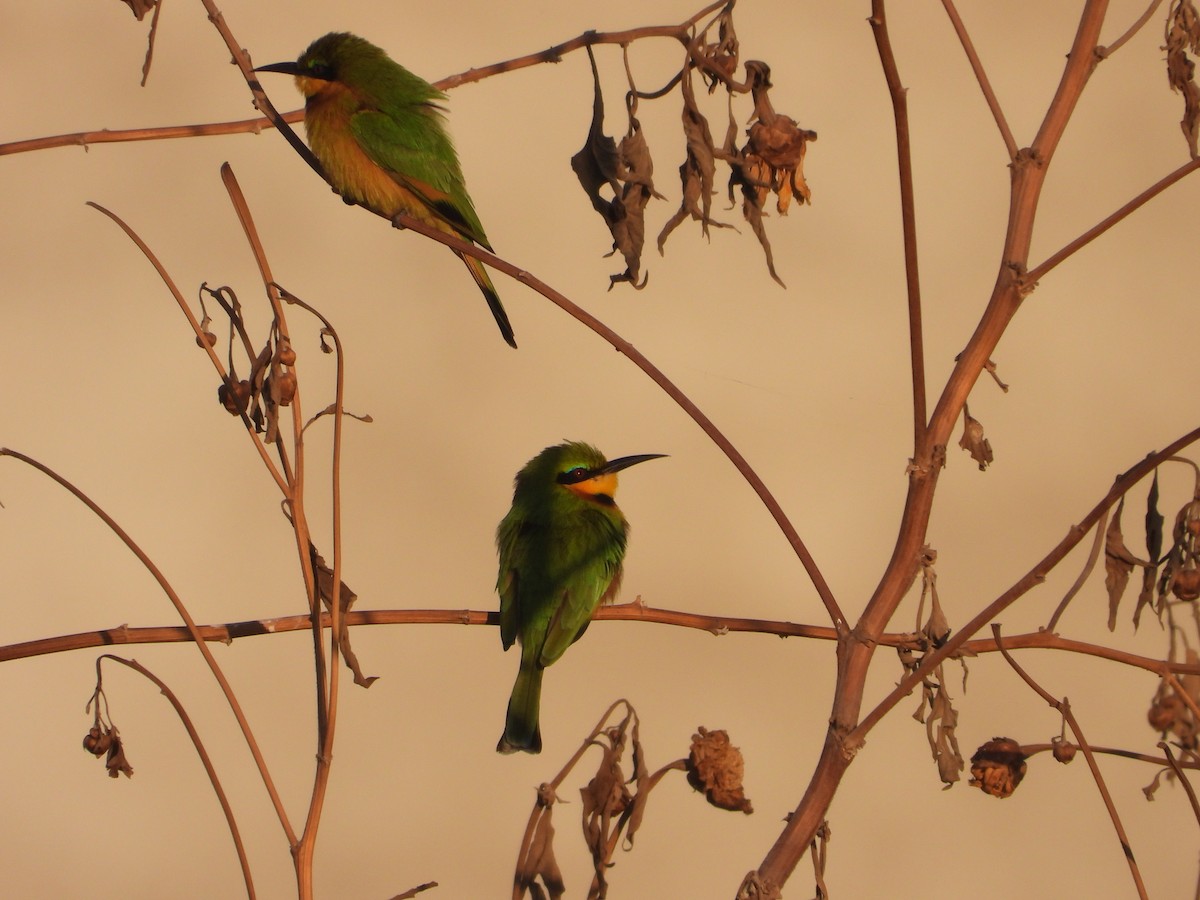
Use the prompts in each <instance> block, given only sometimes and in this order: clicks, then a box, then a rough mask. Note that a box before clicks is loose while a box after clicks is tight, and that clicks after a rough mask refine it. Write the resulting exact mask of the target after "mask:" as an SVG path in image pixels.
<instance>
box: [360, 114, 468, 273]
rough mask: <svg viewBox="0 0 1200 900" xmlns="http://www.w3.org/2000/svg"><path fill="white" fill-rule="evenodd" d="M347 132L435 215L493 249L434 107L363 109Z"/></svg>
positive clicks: (460, 232)
mask: <svg viewBox="0 0 1200 900" xmlns="http://www.w3.org/2000/svg"><path fill="white" fill-rule="evenodd" d="M350 131H351V132H352V133H353V135H354V137H355V138H356V139H357V140H358V143H359V146H361V147H362V149H363V151H364V152H365V153H366V154H367V156H369V157H370V158H371V160H372V161H373V162H375V163H376V164H377V165H379V166H380V167H381V168H383V169H384V170H385V171H387V173H388V174H389V175H391V177H392V178H393V179H395V181H396V182H397V183H398V184H399V185H400V186H401V187H403V188H405V189H406V190H408V191H410V192H411V193H413V194H414V195H416V196H417V198H418V199H420V200H421V202H422V203H424V204H425V206H426V208H427V209H428V210H429V211H430V212H431V213H432V214H433V216H434V217H435V218H437V219H440V220H441V221H443V222H445V223H446V224H447V225H449V226H450V227H451V228H453V229H454V231H456V232H457V233H458V234H459V235H460V236H461V237H463V238H465V239H466V240H469V241H474V242H475V243H476V244H479V245H480V246H481V247H486V248H487V249H488V250H491V249H492V247H491V245H490V244H489V243H488V239H487V235H486V234H484V231H483V225H482V224H481V223H480V221H479V216H478V215H476V213H475V207H474V206H473V205H472V204H471V198H470V197H469V196H468V195H467V188H466V185H465V184H464V182H463V176H462V169H461V168H459V165H458V157H457V155H456V154H455V152H454V145H453V144H452V143H451V141H450V136H449V135H448V134H447V133H446V130H445V128H444V127H443V125H442V123H441V121H440V119H439V117H438V113H437V111H436V109H434V108H433V107H431V106H418V107H415V108H412V109H409V110H407V111H405V112H404V113H403V114H397V115H392V114H389V113H386V112H379V111H376V110H369V109H368V110H363V111H361V112H358V113H355V114H354V115H353V116H352V117H351V119H350Z"/></svg>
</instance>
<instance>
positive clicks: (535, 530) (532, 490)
mask: <svg viewBox="0 0 1200 900" xmlns="http://www.w3.org/2000/svg"><path fill="white" fill-rule="evenodd" d="M662 456H663V454H662V453H644V454H641V455H639V456H623V457H621V458H620V459H614V460H613V461H612V462H608V461H607V460H605V458H604V454H602V453H601V452H600V451H599V450H597V449H596V448H595V447H593V446H591V445H590V444H583V443H578V442H573V441H568V442H566V443H563V444H557V445H555V446H553V447H547V448H546V449H545V450H543V451H542V452H541V453H539V454H538V455H537V456H535V457H534V458H533V459H531V460H530V461H529V462H527V463H526V464H525V466H524V468H522V469H521V471H520V472H518V473H517V477H516V480H515V481H514V488H513V502H512V509H510V510H509V511H508V515H506V516H505V517H504V519H503V520H502V521H501V522H500V525H499V527H498V528H497V529H496V550H497V551H498V553H499V556H500V573H499V575H498V576H497V578H496V591H497V593H499V594H500V640H501V641H502V642H503V644H504V649H505V650H507V649H508V648H509V647H511V646H512V645H513V641H519V642H520V644H521V668H520V670H519V671H518V672H517V681H516V684H514V685H513V690H512V697H511V698H510V699H509V701H508V717H507V720H506V721H505V724H504V734H503V736H501V738H500V742H499V743H498V744H497V745H496V750H498V751H499V752H500V753H515V752H516V751H517V750H524V751H525V752H526V753H540V752H541V749H542V734H541V729H540V728H539V727H538V706H539V702H540V700H541V694H542V671H543V670H544V669H545V668H546V666H548V665H550V664H551V663H553V662H555V661H556V660H557V659H558V658H559V657H560V656H562V655H563V653H564V652H566V649H567V648H568V647H570V646H571V644H573V643H575V641H577V640H579V638H580V637H581V636H582V635H583V633H584V632H585V631H586V630H587V627H588V624H589V623H590V622H591V621H592V615H593V614H594V613H595V612H596V609H597V608H598V607H599V606H600V604H601V603H605V602H607V601H609V600H612V599H613V598H614V597H615V596H616V594H617V590H618V588H619V587H620V585H621V561H622V559H623V558H624V557H625V541H626V537H627V536H628V534H629V523H628V522H626V521H625V516H624V515H622V513H621V510H619V509H618V508H617V504H616V503H615V502H614V501H613V495H614V494H615V493H616V490H617V473H618V472H619V471H621V470H622V469H627V468H628V467H629V466H632V465H635V464H636V463H640V462H645V461H646V460H648V459H658V458H660V457H662Z"/></svg>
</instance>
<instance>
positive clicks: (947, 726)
mask: <svg viewBox="0 0 1200 900" xmlns="http://www.w3.org/2000/svg"><path fill="white" fill-rule="evenodd" d="M938 678H939V679H940V678H941V667H940V666H939V667H938ZM957 728H958V712H957V710H955V709H954V705H953V703H951V698H950V695H949V693H947V691H946V688H945V686H944V685H943V684H941V683H940V681H939V683H938V685H937V689H936V690H935V692H934V696H933V702H932V703H931V704H930V710H929V719H928V720H927V721H926V723H925V736H926V738H927V739H928V740H929V749H930V750H931V751H932V753H933V759H934V761H935V762H936V763H937V769H938V777H939V778H941V780H942V784H944V785H946V787H947V788H949V787H951V786H952V785H953V784H954V783H955V782H957V781H959V780H960V779H961V778H962V774H961V773H962V770H963V769H964V768H965V767H966V762H965V761H964V760H963V757H962V752H961V751H960V750H959V748H958V738H957V736H956V735H955V729H957Z"/></svg>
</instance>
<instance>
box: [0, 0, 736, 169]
mask: <svg viewBox="0 0 1200 900" xmlns="http://www.w3.org/2000/svg"><path fill="white" fill-rule="evenodd" d="M731 5H732V4H731V3H728V2H727V0H719V2H716V3H711V4H709V5H708V6H706V7H705V8H704V9H702V10H700V11H699V12H698V13H696V14H695V15H692V16H689V17H688V18H687V19H685V20H684V21H683V22H681V23H679V24H678V25H651V26H644V27H641V28H631V29H626V30H624V31H585V32H583V33H582V34H580V35H578V36H577V37H574V38H572V39H571V40H568V41H564V42H563V43H561V44H555V45H554V46H553V47H547V48H546V49H545V50H540V51H538V52H537V53H530V54H527V55H525V56H518V57H515V58H513V59H507V60H503V61H502V62H497V63H493V64H491V65H487V66H481V67H479V68H472V69H468V70H467V71H465V72H459V73H458V74H455V75H447V76H445V77H444V78H440V79H438V80H437V81H434V82H433V86H434V87H435V88H437V89H438V90H441V91H447V90H452V89H453V88H456V87H459V86H460V85H464V84H471V83H473V82H477V81H482V80H484V79H485V78H489V77H491V76H493V75H501V74H503V73H505V72H512V71H515V70H517V69H524V68H528V67H529V66H535V65H542V64H545V63H557V62H561V61H562V58H563V56H564V55H566V54H567V53H571V52H573V51H576V50H582V49H583V48H585V47H595V46H599V45H601V44H616V45H618V46H621V45H625V44H629V43H631V42H633V41H636V40H641V39H643V38H653V37H665V38H674V39H675V40H678V41H679V42H680V43H682V44H684V45H685V46H686V45H687V43H688V36H689V32H690V30H691V29H692V28H693V27H694V26H695V25H696V24H697V23H698V22H699V21H700V20H701V19H703V18H704V17H705V16H706V15H709V14H711V13H713V12H716V11H718V10H721V9H724V8H725V7H726V6H731ZM205 7H206V8H207V9H208V11H209V16H210V18H213V16H220V13H219V12H218V11H217V10H216V7H215V6H214V5H213V4H211V3H207V2H206V3H205ZM213 21H214V23H215V22H216V21H217V20H216V19H215V18H214V19H213ZM221 27H222V28H224V31H222V36H223V37H224V36H226V35H229V37H228V38H227V40H226V46H227V47H228V48H229V50H230V52H231V53H232V54H233V57H234V62H235V63H236V62H238V58H239V56H240V57H242V58H243V59H245V56H244V54H243V53H242V49H241V47H240V46H239V45H238V43H237V41H236V40H235V39H234V38H233V37H232V33H231V32H229V30H228V27H227V26H226V25H225V23H224V19H223V17H222V18H221ZM247 62H248V60H247ZM705 71H706V72H710V74H714V75H718V76H722V75H724V73H718V72H714V71H712V70H710V69H709V68H707V67H706V68H705ZM246 72H247V70H245V69H244V70H243V74H244V75H245V77H246V81H247V83H250V82H254V84H255V86H256V88H252V90H258V91H261V85H259V84H258V82H257V78H256V76H254V75H252V74H246ZM725 79H726V80H728V79H727V76H725ZM676 81H678V77H676ZM263 97H264V98H265V94H264V95H263ZM258 99H259V95H258V94H257V93H256V94H255V100H256V102H257V101H258ZM260 108H261V107H260ZM279 121H283V122H285V123H287V124H288V125H295V124H298V123H300V122H303V121H304V110H303V109H294V110H290V111H288V112H286V113H279V112H278V111H276V110H275V109H274V107H271V114H269V115H265V116H258V117H255V118H253V119H238V120H234V121H229V122H209V123H203V124H196V125H166V126H159V127H155V128H126V129H108V128H104V129H99V130H93V131H76V132H72V133H70V134H55V135H47V136H45V137H38V138H29V139H26V140H21V141H9V142H7V143H0V156H7V155H9V154H15V153H29V152H31V151H34V150H48V149H51V148H54V147H84V148H87V147H88V146H90V145H91V144H117V143H125V142H129V141H157V140H171V139H177V138H191V137H208V136H217V135H229V134H259V133H260V132H262V131H263V130H264V129H267V128H278V122H279ZM289 130H290V129H289ZM293 147H295V145H294V144H293ZM297 152H299V148H297ZM301 155H304V154H301ZM306 159H307V157H306ZM313 161H315V159H314V160H310V165H311V164H312V162H313Z"/></svg>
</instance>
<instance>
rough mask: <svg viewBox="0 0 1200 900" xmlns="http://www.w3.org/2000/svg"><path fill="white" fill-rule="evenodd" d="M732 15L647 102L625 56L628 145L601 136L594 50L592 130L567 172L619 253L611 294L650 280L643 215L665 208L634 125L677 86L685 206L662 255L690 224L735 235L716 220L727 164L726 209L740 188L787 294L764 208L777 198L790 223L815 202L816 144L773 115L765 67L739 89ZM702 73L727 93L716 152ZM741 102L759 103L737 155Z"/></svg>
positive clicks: (663, 235) (699, 39)
mask: <svg viewBox="0 0 1200 900" xmlns="http://www.w3.org/2000/svg"><path fill="white" fill-rule="evenodd" d="M731 6H732V5H731ZM731 6H730V7H726V8H725V9H724V10H722V12H721V13H720V14H719V15H718V16H717V17H716V18H715V19H714V20H713V21H712V22H710V23H709V24H708V25H707V26H705V27H704V28H703V29H701V30H700V31H699V32H698V33H697V34H695V35H694V36H693V37H692V38H691V40H690V42H689V45H688V54H687V56H686V58H685V61H684V65H683V68H682V69H681V70H680V71H679V72H678V73H677V74H676V75H675V76H674V77H673V78H672V79H671V81H670V82H669V83H668V84H667V85H666V86H665V87H664V88H662V89H661V90H657V91H653V92H649V93H646V92H642V91H639V90H638V88H637V86H636V85H635V84H634V80H633V75H632V71H631V70H630V67H629V62H628V54H627V48H626V64H625V72H626V77H627V80H628V83H629V90H628V92H627V93H626V97H625V104H624V105H625V112H626V128H625V136H624V137H623V138H622V139H621V141H620V143H619V144H618V143H617V141H616V140H615V139H614V138H613V137H611V136H610V135H607V134H605V133H604V110H605V104H604V96H603V91H602V89H601V84H600V75H599V71H598V69H597V66H596V59H595V55H594V54H593V52H592V49H591V47H590V46H589V47H588V57H589V60H590V62H591V67H592V82H593V90H594V94H593V100H592V120H591V123H590V125H589V127H588V134H587V138H586V140H585V142H584V145H583V147H582V148H581V149H580V150H579V152H578V153H576V154H575V155H574V156H573V157H571V168H572V169H574V170H575V174H576V177H578V179H579V183H580V185H581V186H582V187H583V189H584V191H585V192H586V193H587V195H588V200H589V201H590V202H591V205H592V208H593V209H595V210H596V212H597V213H599V215H600V216H601V218H602V219H603V220H604V223H605V225H606V226H607V228H608V230H609V232H610V233H611V235H612V239H613V249H612V252H611V253H610V254H608V255H613V254H615V253H618V252H619V253H620V254H621V256H622V257H623V258H624V260H625V271H623V272H620V273H618V274H615V275H611V276H610V284H609V287H610V289H611V287H612V285H614V284H617V283H619V282H628V283H629V284H631V285H633V286H634V287H635V288H638V289H641V288H643V287H645V286H646V278H647V276H646V275H645V274H643V273H642V249H643V246H644V244H645V234H646V219H645V213H646V208H647V206H648V205H649V203H650V201H651V200H652V199H659V200H661V199H665V198H664V197H663V196H662V195H661V194H660V193H658V191H657V190H655V187H654V181H653V174H654V164H653V160H652V157H651V152H650V146H649V143H648V142H647V139H646V135H645V133H644V131H643V130H642V127H641V123H640V122H639V121H638V118H637V111H638V101H639V100H642V99H658V98H661V97H663V96H665V95H667V94H669V93H671V92H672V91H673V90H674V87H675V86H676V85H677V84H678V85H680V95H681V98H682V106H681V124H682V131H683V145H684V161H683V163H682V164H681V165H680V167H679V176H680V197H681V200H680V205H679V208H678V210H677V211H676V212H675V213H674V214H673V215H672V216H671V218H670V219H668V220H667V222H666V224H665V225H664V226H663V228H662V230H661V231H660V232H659V235H658V242H657V243H658V250H659V253H662V252H664V248H665V246H666V242H667V237H668V236H669V235H670V234H671V232H673V231H674V230H675V229H676V228H677V227H678V226H679V225H680V223H682V222H683V221H684V220H685V219H687V218H689V217H690V218H691V219H692V220H694V221H697V222H699V223H700V229H701V233H702V234H703V235H704V236H705V237H706V238H707V237H709V226H710V225H711V226H715V227H718V228H728V227H732V226H730V225H728V224H726V223H723V222H718V221H716V220H715V219H713V217H712V198H713V196H714V194H715V193H716V189H715V181H716V172H717V163H718V162H724V163H726V164H727V165H728V166H729V170H730V175H729V184H728V193H729V201H730V207H731V208H732V206H733V205H734V203H735V200H734V190H735V188H740V189H741V192H742V214H743V217H744V218H745V219H746V221H747V222H748V223H749V224H750V227H751V229H752V230H753V231H754V234H755V236H756V237H757V238H758V240H759V243H760V244H761V245H762V249H763V254H764V256H765V258H766V263H767V269H768V271H769V272H770V273H771V277H772V278H774V279H775V281H777V282H778V283H779V284H780V285H783V280H782V279H781V278H780V277H779V275H778V274H777V272H776V271H775V261H774V257H773V254H772V252H771V244H770V241H769V240H768V238H767V233H766V227H765V225H764V223H763V217H764V215H765V212H764V208H765V206H766V202H767V199H768V198H769V197H770V196H771V195H772V194H774V195H775V197H776V204H775V208H776V210H777V211H778V212H779V214H780V215H786V214H787V212H788V209H789V207H790V205H791V203H792V200H793V198H795V199H796V200H797V201H798V202H799V203H801V204H804V203H811V202H812V191H811V190H810V189H809V187H808V182H807V181H806V180H805V177H804V156H805V152H806V151H807V147H808V144H809V143H810V142H812V141H815V140H816V139H817V133H816V132H815V131H810V130H808V129H805V128H801V127H800V126H799V125H798V124H797V123H796V120H795V119H793V118H791V117H790V116H786V115H783V114H781V113H777V112H776V111H775V109H774V106H773V105H772V102H771V99H770V95H769V91H770V88H771V87H772V85H771V78H770V75H771V69H770V67H769V66H768V65H767V64H766V63H764V62H759V61H755V60H751V61H748V62H747V63H746V64H745V67H744V68H745V80H744V81H743V82H738V81H736V80H735V75H736V72H737V66H738V59H739V48H738V42H737V36H736V32H735V30H734V26H733V10H732V8H731ZM714 25H715V26H716V30H717V33H718V40H716V41H710V40H709V38H708V35H709V33H710V32H711V31H712V30H713V27H714ZM696 72H698V73H699V74H700V77H701V78H702V79H703V80H704V81H705V82H706V83H707V84H708V89H709V93H713V92H715V91H716V90H717V89H718V88H719V87H722V86H723V87H724V88H725V90H726V95H727V103H728V116H729V124H728V128H727V129H726V133H725V137H724V140H723V141H722V143H721V144H720V145H719V146H718V145H717V143H716V142H715V141H714V140H713V136H712V129H711V128H710V127H709V124H708V119H707V118H706V117H705V115H704V113H703V112H701V110H700V106H699V104H698V103H697V100H696V96H695V91H694V87H693V84H692V78H693V74H694V73H696ZM739 93H750V94H751V97H752V99H753V103H754V110H753V114H752V116H751V123H750V127H749V128H748V129H747V131H746V136H747V140H746V142H745V144H744V145H742V146H741V147H738V146H737V124H736V120H735V119H734V97H735V95H736V94H739Z"/></svg>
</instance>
